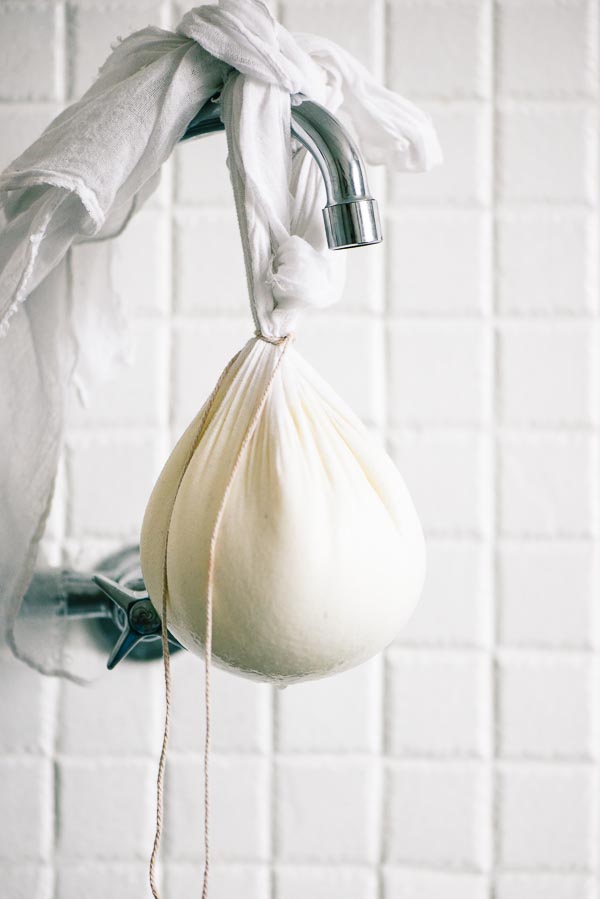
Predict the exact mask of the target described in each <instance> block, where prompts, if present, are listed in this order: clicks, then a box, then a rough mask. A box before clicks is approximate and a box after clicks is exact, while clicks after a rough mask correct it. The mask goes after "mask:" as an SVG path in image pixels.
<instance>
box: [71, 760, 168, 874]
mask: <svg viewBox="0 0 600 899" xmlns="http://www.w3.org/2000/svg"><path fill="white" fill-rule="evenodd" d="M58 777H59V780H58V809H57V815H58V821H59V832H58V838H57V840H58V854H59V857H60V860H61V861H64V862H66V861H81V860H88V859H89V860H97V861H104V862H115V861H121V862H134V861H140V862H143V861H146V860H147V858H148V852H149V850H150V849H151V848H152V837H153V830H154V802H155V799H154V788H153V786H154V781H155V777H156V770H155V764H154V763H153V762H149V761H146V760H141V759H136V760H122V759H119V758H115V759H112V760H110V761H104V760H102V761H100V760H98V759H90V760H83V759H63V760H62V761H61V763H60V769H59V775H58Z"/></svg>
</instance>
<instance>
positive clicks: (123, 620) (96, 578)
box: [25, 546, 183, 669]
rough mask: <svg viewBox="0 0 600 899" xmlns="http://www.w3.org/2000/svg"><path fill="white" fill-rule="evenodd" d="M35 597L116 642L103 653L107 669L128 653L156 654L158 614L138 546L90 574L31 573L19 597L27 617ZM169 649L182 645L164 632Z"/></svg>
mask: <svg viewBox="0 0 600 899" xmlns="http://www.w3.org/2000/svg"><path fill="white" fill-rule="evenodd" d="M40 598H43V602H44V605H45V606H47V605H48V600H49V599H50V601H51V602H53V603H54V604H55V605H56V607H57V608H59V609H61V611H62V613H63V614H64V615H65V617H66V618H67V619H69V620H83V619H85V620H90V621H97V622H98V624H99V625H106V626H107V627H103V630H104V631H105V630H108V632H109V633H108V634H102V635H99V636H102V640H103V641H104V640H105V639H111V642H112V639H113V634H114V628H115V627H116V628H117V630H118V632H119V633H118V637H117V642H116V643H115V644H114V645H113V648H112V650H111V652H110V654H109V657H108V661H107V663H106V665H107V668H109V669H112V668H114V667H115V665H118V664H119V662H121V661H123V659H124V658H126V657H127V656H128V655H130V654H131V655H132V658H136V659H153V658H160V656H161V655H162V643H161V633H162V625H161V620H160V615H159V614H158V613H157V611H156V609H155V608H154V606H153V605H152V602H151V601H150V597H149V596H148V591H147V590H146V587H145V585H144V581H143V578H142V571H141V567H140V554H139V547H138V546H131V547H127V548H126V549H123V550H121V551H120V552H118V553H115V555H113V556H110V557H109V558H108V559H105V560H104V561H103V562H102V563H101V564H100V565H99V567H98V571H97V573H95V574H84V573H81V572H77V571H71V570H64V569H50V570H48V571H40V572H37V573H36V574H35V576H34V578H33V581H32V583H31V586H30V588H29V590H28V591H27V595H26V596H25V605H27V606H28V613H29V614H35V606H36V603H37V602H38V600H39V599H40ZM169 646H170V648H171V651H173V652H176V651H177V650H179V649H182V648H183V647H182V646H181V644H180V643H179V642H178V641H177V640H176V639H175V637H173V636H172V635H171V634H169Z"/></svg>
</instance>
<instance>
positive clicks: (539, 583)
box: [498, 542, 596, 649]
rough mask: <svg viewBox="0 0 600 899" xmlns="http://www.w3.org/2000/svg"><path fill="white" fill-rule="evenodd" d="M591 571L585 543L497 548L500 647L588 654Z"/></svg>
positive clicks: (591, 623)
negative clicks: (536, 647) (583, 652)
mask: <svg viewBox="0 0 600 899" xmlns="http://www.w3.org/2000/svg"><path fill="white" fill-rule="evenodd" d="M595 567H596V563H595V557H594V547H593V545H592V544H591V543H584V542H581V543H576V542H568V543H548V542H542V543H537V542H536V543H535V544H531V545H528V544H518V543H517V544H513V545H505V546H503V547H501V549H500V551H499V554H498V599H499V638H500V640H501V641H502V643H505V644H506V645H507V646H521V647H522V646H532V647H535V646H544V647H550V648H565V649H577V648H579V649H584V648H589V647H590V646H591V645H592V644H593V641H594V614H595V613H594V610H595V598H596V578H595Z"/></svg>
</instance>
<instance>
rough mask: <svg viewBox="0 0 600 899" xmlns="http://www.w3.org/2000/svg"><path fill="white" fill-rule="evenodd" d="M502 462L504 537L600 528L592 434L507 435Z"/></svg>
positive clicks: (589, 532)
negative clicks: (597, 512) (598, 525)
mask: <svg viewBox="0 0 600 899" xmlns="http://www.w3.org/2000/svg"><path fill="white" fill-rule="evenodd" d="M499 462H500V466H499V470H500V493H499V516H500V532H501V534H502V535H503V536H509V537H569V538H573V537H587V536H591V535H592V534H593V533H595V527H596V521H595V518H596V513H595V503H594V500H593V497H594V493H595V490H596V476H595V469H594V466H595V462H594V451H593V444H592V442H591V440H590V439H589V437H586V436H584V435H581V434H570V435H569V434H556V435H554V434H552V435H542V434H540V435H527V436H525V435H523V436H520V435H519V436H517V435H510V436H506V437H505V438H504V439H503V440H502V443H501V446H500V453H499Z"/></svg>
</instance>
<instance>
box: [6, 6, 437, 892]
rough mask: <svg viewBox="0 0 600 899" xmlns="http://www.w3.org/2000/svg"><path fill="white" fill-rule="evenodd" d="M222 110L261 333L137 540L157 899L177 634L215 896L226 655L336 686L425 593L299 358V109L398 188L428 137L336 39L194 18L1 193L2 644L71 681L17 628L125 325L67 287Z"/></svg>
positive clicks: (433, 156) (414, 552) (420, 551)
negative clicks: (98, 386)
mask: <svg viewBox="0 0 600 899" xmlns="http://www.w3.org/2000/svg"><path fill="white" fill-rule="evenodd" d="M216 91H220V93H221V109H222V117H223V122H224V124H225V129H226V132H227V143H228V153H229V168H230V173H231V180H232V184H233V190H234V196H235V201H236V208H237V213H238V219H239V224H240V232H241V236H242V244H243V250H244V258H245V263H246V273H247V280H248V288H249V293H250V302H251V309H252V314H253V318H254V325H255V329H256V336H255V337H254V338H253V339H251V340H250V341H249V342H248V344H247V345H246V346H245V347H244V348H243V349H242V350H241V351H240V352H239V353H238V354H237V355H236V356H235V357H234V358H233V359H232V360H231V362H230V363H229V364H228V365H227V366H226V368H225V370H224V372H223V375H222V376H221V378H220V379H219V382H218V383H217V385H216V387H215V390H214V391H213V393H212V394H211V396H210V397H209V399H208V401H207V402H206V404H205V405H204V407H203V408H202V409H201V411H200V413H199V415H198V416H197V418H196V419H195V420H194V421H193V422H192V424H191V425H190V427H189V428H188V430H187V431H186V433H185V434H184V435H183V437H182V438H181V440H180V442H179V443H178V445H177V447H176V448H175V450H174V451H173V453H172V455H171V457H170V459H169V460H168V461H167V464H166V466H165V468H164V470H163V473H162V474H161V477H160V478H159V481H158V482H157V485H156V487H155V490H154V492H153V494H152V497H151V499H150V502H149V505H148V509H147V511H146V516H145V520H144V526H143V531H142V544H141V554H142V568H143V573H144V579H145V582H146V585H147V587H148V590H149V593H150V596H151V598H152V600H153V602H154V603H155V604H156V606H157V608H158V610H159V611H160V612H161V615H162V621H163V648H164V651H165V679H166V687H167V720H166V726H165V737H164V743H163V751H162V753H161V762H160V771H159V780H158V818H157V836H156V842H155V847H154V851H153V854H152V861H151V882H152V889H153V893H154V895H155V896H158V889H157V885H156V882H155V878H154V866H155V861H156V857H157V852H158V846H159V841H160V832H161V822H162V776H163V771H164V763H165V753H166V746H167V740H168V729H169V727H168V709H169V684H170V666H169V656H168V641H167V624H169V626H170V628H171V629H172V630H173V632H174V633H175V635H176V636H177V637H178V638H179V639H180V641H181V642H182V643H183V644H184V645H185V646H187V647H188V649H190V650H191V651H193V652H203V653H204V655H205V664H206V691H207V692H206V700H207V731H206V741H207V742H206V755H205V761H206V768H205V791H206V792H205V806H206V830H205V839H206V847H205V848H206V858H205V877H204V888H203V896H206V895H207V889H208V868H209V839H208V798H209V794H208V767H207V766H208V750H209V745H210V715H209V714H208V711H209V708H210V664H211V659H212V658H213V655H214V657H215V659H216V660H217V661H218V662H219V663H220V664H222V665H224V666H225V667H228V668H230V669H234V670H236V671H239V672H241V673H244V674H246V675H248V676H253V677H257V678H261V679H267V680H272V681H275V682H279V683H289V682H294V681H298V680H302V679H305V678H314V677H320V676H323V675H326V674H330V673H333V672H335V671H341V670H344V669H346V668H348V667H351V666H352V665H355V664H358V663H359V662H361V661H363V660H364V659H366V658H368V657H369V656H371V655H373V654H374V653H375V652H377V651H379V650H380V649H381V648H383V647H384V646H385V645H386V644H387V643H389V642H390V641H391V640H392V639H393V637H394V636H395V634H396V632H397V630H398V628H399V627H400V626H401V624H402V623H403V621H405V620H406V618H407V617H408V615H409V614H410V612H411V610H412V609H413V607H414V605H415V603H416V601H417V599H418V596H419V592H420V589H421V585H422V580H423V573H424V547H423V537H422V533H421V528H420V525H419V521H418V518H417V515H416V512H415V510H414V508H413V505H412V502H411V500H410V497H409V495H408V492H407V490H406V488H405V486H404V484H403V481H402V478H401V476H400V474H399V472H398V471H397V470H396V469H395V467H394V466H393V464H392V462H391V460H390V459H389V458H388V457H387V455H386V454H385V452H384V450H383V448H382V447H380V446H379V444H378V443H377V442H376V441H374V440H373V439H372V438H371V437H370V435H369V434H368V432H367V431H366V429H365V428H364V427H363V425H362V424H361V423H360V422H359V421H358V419H357V418H356V416H354V414H353V413H352V412H351V411H350V410H349V409H348V408H347V407H346V406H345V405H344V404H343V403H342V401H341V400H340V399H339V398H338V397H337V396H336V395H335V394H334V393H333V391H332V390H331V389H330V388H329V387H328V386H327V385H326V384H325V383H324V382H323V381H322V379H321V378H319V376H318V375H317V374H316V373H315V372H314V371H313V370H312V369H311V368H310V367H309V366H308V365H307V364H306V363H305V362H304V361H303V360H302V359H301V357H300V356H299V355H298V354H297V353H296V351H295V350H294V349H293V347H292V346H291V342H292V339H293V331H294V329H295V327H296V323H297V320H298V316H299V314H300V312H301V311H302V310H303V309H306V308H307V307H311V306H313V307H314V306H326V305H329V304H330V303H332V302H334V301H335V300H336V299H337V295H338V292H339V277H338V273H337V272H336V267H335V264H334V254H331V253H328V252H327V250H326V249H325V246H324V239H323V232H322V222H321V217H320V206H321V203H320V196H319V194H320V184H319V176H318V173H317V172H316V170H315V166H314V165H313V164H312V163H311V160H310V159H309V158H308V157H307V156H306V154H305V153H304V152H298V153H293V152H292V149H293V148H292V138H291V121H290V116H291V111H290V110H291V105H292V104H294V103H297V102H299V100H300V99H301V98H303V97H308V98H310V99H314V100H316V101H318V102H321V103H322V104H323V105H325V106H327V107H328V108H330V109H332V110H333V111H339V113H340V114H342V115H343V116H345V119H346V121H347V122H348V123H349V125H350V127H351V128H352V129H353V130H354V132H355V133H356V135H357V137H358V142H359V145H360V147H361V149H362V150H363V152H364V155H365V157H366V159H367V161H369V162H372V163H387V164H389V165H392V166H394V167H395V168H397V169H400V170H404V171H421V170H425V169H427V168H429V167H430V166H431V165H433V164H435V163H437V162H438V161H439V159H440V151H439V146H438V143H437V139H436V136H435V132H434V131H433V128H432V126H431V123H430V121H429V119H428V118H427V117H426V116H424V115H423V114H422V113H421V112H420V111H419V110H417V109H416V108H415V107H414V106H412V105H411V104H410V103H408V102H407V101H405V100H402V99H401V98H400V97H398V96H397V95H395V94H393V93H392V92H390V91H388V90H386V89H385V88H383V87H381V86H380V85H378V84H377V82H376V81H375V80H374V79H373V78H372V77H371V76H370V75H369V73H368V72H367V71H366V70H365V69H364V68H363V67H362V66H360V65H359V63H357V61H356V60H354V59H353V58H352V57H351V56H350V55H349V54H347V53H345V52H344V51H343V50H341V49H340V48H339V47H337V46H336V45H335V44H333V43H332V42H330V41H327V40H324V39H322V38H317V37H313V36H309V35H291V34H290V33H288V32H287V31H286V30H285V29H284V28H282V27H281V26H280V25H279V24H278V23H277V22H276V21H275V20H274V19H273V17H272V16H271V14H270V13H269V11H268V9H267V8H266V6H264V4H263V3H262V2H260V0H222V2H221V3H220V4H219V5H218V6H213V5H210V6H202V7H199V8H197V9H194V10H192V11H191V12H189V13H188V14H187V15H186V16H185V17H184V18H183V20H182V22H181V23H180V25H179V27H178V29H177V32H176V33H175V34H172V33H169V32H164V31H160V30H158V29H154V28H148V29H145V30H143V31H141V32H138V33H137V34H134V35H132V36H131V37H130V38H128V39H127V40H125V41H123V42H122V43H121V44H120V45H119V46H118V47H117V49H116V50H115V51H114V52H113V54H112V56H111V57H110V58H109V60H108V61H107V63H106V64H105V66H104V67H103V69H102V70H101V72H100V76H99V78H98V81H97V82H96V84H95V85H94V86H93V87H92V88H91V89H90V91H88V93H87V94H86V95H85V96H84V97H83V99H82V100H81V101H80V102H79V103H77V104H75V105H74V106H73V107H71V108H70V109H68V110H66V111H65V112H64V113H63V114H62V115H61V116H59V117H58V118H57V119H56V120H55V122H54V123H52V124H51V125H50V126H49V128H48V129H47V130H46V131H45V132H44V134H43V135H42V136H41V137H40V139H39V140H38V141H37V142H36V143H35V144H34V145H33V146H32V147H30V148H29V150H27V151H26V152H25V153H24V154H23V155H22V156H21V157H20V158H19V159H18V160H16V161H15V162H14V163H13V164H12V165H11V166H10V167H9V169H8V170H7V171H6V172H5V173H4V175H3V176H1V177H0V192H1V193H0V196H1V198H2V214H3V223H2V231H1V232H0V318H1V319H2V321H3V323H4V324H3V328H4V332H5V335H4V341H3V343H2V344H0V347H1V349H0V377H2V379H3V381H4V385H3V386H4V397H5V398H4V399H3V402H4V405H2V406H1V407H0V433H3V434H6V433H10V435H11V436H10V439H11V440H14V441H16V444H15V445H16V446H17V447H19V448H20V458H19V459H18V460H16V461H15V462H14V467H13V468H12V469H11V470H8V471H7V472H5V482H4V483H3V484H2V488H3V490H4V491H5V504H4V507H3V509H2V513H1V514H2V519H1V521H0V526H1V528H2V532H1V533H0V547H1V548H0V553H1V555H0V583H2V589H3V605H4V607H5V613H6V614H5V622H6V624H5V626H6V628H7V631H8V634H9V638H10V639H11V640H12V644H13V647H14V648H15V650H16V651H17V652H20V653H21V655H24V656H25V657H27V658H28V660H30V661H33V662H34V663H35V664H37V665H38V666H39V667H41V668H42V669H43V670H54V671H55V670H62V669H61V665H62V662H61V661H57V658H56V655H57V654H56V646H55V645H53V643H52V640H50V641H49V644H50V652H48V653H46V654H45V655H44V654H42V655H41V656H40V654H39V652H38V653H37V654H36V652H35V651H34V650H35V649H36V647H33V646H31V645H30V646H27V647H24V645H23V644H22V643H21V645H18V644H19V640H18V636H19V635H18V633H16V632H15V631H14V629H13V623H14V618H15V615H16V612H17V611H18V607H19V604H20V600H21V597H22V596H23V592H24V590H25V589H26V587H27V583H28V581H29V579H30V577H31V574H32V570H33V565H34V562H35V554H36V548H37V544H38V542H39V539H40V536H41V533H42V531H43V527H44V522H45V518H46V515H47V510H48V507H49V503H50V498H51V493H52V484H53V481H54V474H55V468H56V462H57V458H58V450H59V446H60V437H61V428H62V405H63V394H64V388H65V385H66V383H67V382H68V381H69V378H70V376H71V374H72V371H71V368H72V362H73V361H74V352H73V349H72V348H73V346H74V345H75V346H78V347H79V352H80V353H81V354H84V353H85V348H86V346H87V345H88V342H90V341H91V342H94V343H96V345H98V341H97V339H96V338H97V337H98V334H99V333H102V332H103V333H104V334H106V335H108V336H109V337H110V338H111V339H113V340H114V339H116V337H117V333H118V332H119V331H120V322H119V319H118V317H117V316H115V315H114V312H115V311H116V310H115V309H112V310H111V312H112V313H113V315H112V316H111V314H110V313H109V314H108V315H107V312H106V310H101V309H97V308H93V307H90V308H84V309H82V308H81V307H79V306H75V307H74V308H73V309H69V308H68V307H67V306H66V305H65V301H64V297H63V296H62V293H61V290H60V285H56V284H54V283H53V281H52V279H53V278H54V277H56V274H55V272H54V270H55V269H56V268H57V266H58V265H59V263H60V262H61V260H62V259H63V258H64V256H65V253H66V252H67V250H68V249H69V247H70V246H71V244H72V243H73V242H76V241H81V240H85V239H98V238H102V237H106V236H109V235H113V234H115V233H117V232H118V231H119V230H120V229H122V227H124V225H125V224H126V222H127V220H128V219H129V217H130V216H131V215H132V214H133V212H134V211H135V209H136V208H137V206H139V204H140V203H141V202H142V201H143V199H144V197H145V196H146V195H147V194H148V193H149V192H150V190H151V189H152V188H153V187H154V186H155V183H156V178H155V175H156V173H157V171H158V169H159V167H160V165H161V164H162V162H163V161H164V160H165V159H166V158H167V157H168V155H169V154H170V152H171V151H172V149H173V147H174V145H175V143H176V142H177V140H178V139H179V138H180V137H181V136H182V134H183V132H184V131H185V129H186V127H187V125H188V123H189V122H190V121H191V119H192V118H193V116H194V114H195V113H196V112H197V110H198V109H199V108H200V107H201V106H202V105H203V104H204V103H205V102H206V101H207V100H208V99H209V98H210V97H211V96H212V95H213V94H214V93H215V92H216ZM38 285H39V286H38ZM36 287H37V288H38V289H37V291H35V293H36V295H35V296H32V297H30V298H29V300H28V302H27V303H25V304H23V306H22V309H23V310H24V312H21V304H22V301H23V300H25V298H26V297H27V296H28V294H29V293H30V292H31V291H32V290H34V288H36ZM17 312H21V314H15V313H17ZM12 315H14V321H13V322H11V323H10V328H8V323H9V319H10V317H11V316H12ZM111 317H113V318H114V321H115V324H114V326H113V327H111V326H110V320H111ZM333 339H334V338H333ZM87 362H88V368H89V369H91V370H92V371H93V370H94V369H96V368H97V367H98V364H99V358H98V357H97V356H94V355H93V353H89V354H88V356H87ZM28 364H30V365H31V366H32V368H33V371H32V372H28V373H27V376H26V372H25V366H26V365H28ZM29 375H31V377H30V376H29ZM7 395H8V397H9V399H8V401H7V400H6V396H7ZM24 485H25V490H26V494H25V496H23V489H24ZM37 649H39V646H38V647H37Z"/></svg>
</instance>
